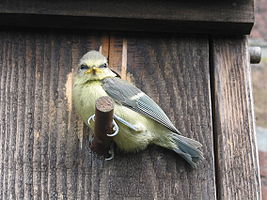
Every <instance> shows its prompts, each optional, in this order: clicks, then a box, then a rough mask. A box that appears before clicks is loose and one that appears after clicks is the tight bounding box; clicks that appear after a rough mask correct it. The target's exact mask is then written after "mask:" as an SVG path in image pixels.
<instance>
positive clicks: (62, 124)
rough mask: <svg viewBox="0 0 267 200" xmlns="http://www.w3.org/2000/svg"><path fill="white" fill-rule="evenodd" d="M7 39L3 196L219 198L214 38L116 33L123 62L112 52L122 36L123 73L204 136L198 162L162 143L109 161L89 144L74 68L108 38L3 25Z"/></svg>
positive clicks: (192, 132)
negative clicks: (74, 90) (192, 164)
mask: <svg viewBox="0 0 267 200" xmlns="http://www.w3.org/2000/svg"><path fill="white" fill-rule="evenodd" d="M0 38H1V39H0V43H1V48H0V62H1V63H0V64H1V65H0V66H1V68H0V73H1V74H0V79H1V80H0V83H1V85H0V89H1V90H0V92H1V96H0V105H1V108H0V113H1V124H0V152H1V153H0V199H3V200H6V199H29V200H30V199H42V200H46V199H92V200H97V199H128V200H129V199H146V200H149V199H196V200H199V199H205V200H206V199H216V197H215V169H214V155H213V135H212V120H211V100H210V88H209V86H210V76H209V60H208V50H209V49H208V39H207V37H198V38H196V37H177V36H176V37H174V36H172V37H169V36H168V37H167V36H151V35H147V36H145V35H144V36H141V35H140V36H126V37H124V38H122V39H121V37H120V36H113V38H115V39H116V38H117V39H118V40H116V42H114V41H110V48H109V52H110V57H109V59H110V63H114V65H115V66H119V63H117V62H120V59H117V58H116V56H115V55H113V56H112V53H111V52H117V53H116V55H118V56H119V55H120V52H122V49H123V41H124V48H127V58H126V60H125V56H120V57H124V59H122V60H123V61H122V62H124V63H126V64H127V65H126V66H125V67H126V68H125V69H124V71H125V73H126V75H127V74H130V76H129V77H133V78H132V79H133V81H134V82H135V84H136V85H137V86H138V87H140V88H141V89H143V90H144V91H145V92H146V93H148V94H149V95H150V96H151V97H152V98H154V99H155V100H156V101H157V102H158V103H159V104H160V105H161V107H162V108H163V109H164V110H165V111H166V112H167V114H168V115H169V116H170V118H171V119H172V121H174V122H175V124H176V126H177V128H178V129H179V130H181V131H182V132H183V133H184V135H185V136H189V137H192V138H195V139H197V140H198V141H200V142H201V143H202V144H203V151H204V155H205V158H206V159H205V160H204V161H203V162H202V163H201V164H200V166H199V168H198V169H197V170H190V169H189V168H188V167H187V166H186V165H185V162H184V161H183V160H182V159H181V158H179V156H177V154H175V153H173V152H171V151H169V150H165V149H162V148H160V147H155V146H151V147H149V148H148V150H146V151H144V152H140V153H137V154H124V153H121V152H119V151H116V154H115V159H114V160H112V161H110V162H105V161H103V160H100V159H99V158H97V157H96V156H95V155H93V154H92V153H91V152H90V150H89V148H88V138H87V135H88V134H87V133H88V128H86V127H85V126H84V125H83V123H82V122H81V121H80V120H79V117H78V116H77V115H76V114H75V111H74V108H73V107H72V104H71V99H70V94H71V87H70V86H71V83H72V77H73V76H72V74H71V72H72V71H73V70H72V67H75V66H76V65H77V63H78V59H79V58H80V57H81V56H82V55H83V54H84V53H86V52H87V51H88V50H91V49H99V46H101V45H103V44H104V43H105V42H106V41H107V36H101V34H98V33H92V32H71V31H70V32H67V31H58V32H54V31H46V32H44V31H42V32H41V31H40V32H34V31H31V32H27V31H20V32H15V31H2V32H1V33H0ZM111 38H112V37H111ZM111 40H112V39H111ZM112 44H114V45H112ZM125 44H127V46H125ZM124 54H125V50H124ZM115 60H117V61H116V62H115ZM116 63H117V64H116ZM119 70H120V69H119Z"/></svg>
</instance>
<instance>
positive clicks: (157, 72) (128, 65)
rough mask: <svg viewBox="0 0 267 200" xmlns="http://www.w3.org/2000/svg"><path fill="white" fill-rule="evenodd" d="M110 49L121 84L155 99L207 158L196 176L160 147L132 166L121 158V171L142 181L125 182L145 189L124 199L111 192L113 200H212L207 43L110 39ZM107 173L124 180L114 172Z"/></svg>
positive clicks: (203, 39)
mask: <svg viewBox="0 0 267 200" xmlns="http://www.w3.org/2000/svg"><path fill="white" fill-rule="evenodd" d="M110 44H111V45H110V63H112V64H113V65H114V66H115V67H116V69H117V70H119V71H120V72H121V76H122V78H124V79H128V80H131V81H132V82H134V83H135V84H136V85H137V86H138V87H139V88H141V89H142V90H143V91H145V92H146V93H147V94H148V95H150V96H151V97H152V98H153V99H155V100H156V102H158V103H159V105H160V106H161V107H162V108H163V109H164V110H165V111H166V113H168V115H169V116H170V118H171V119H172V121H174V122H176V126H177V128H178V129H179V130H181V131H182V132H183V133H184V135H185V136H188V137H192V138H195V139H197V140H198V141H200V142H201V143H202V144H203V145H204V146H203V151H204V155H205V158H206V160H204V162H203V163H202V164H201V165H200V166H199V168H198V169H196V170H189V169H188V168H184V161H183V160H181V159H180V158H179V157H177V155H175V154H174V153H172V152H170V151H167V150H165V149H161V148H159V147H153V148H150V149H149V150H148V151H146V152H144V153H142V154H137V155H136V156H134V159H135V162H136V163H135V162H134V163H133V162H132V159H133V158H131V157H130V158H123V159H125V161H127V160H128V161H127V162H125V161H123V162H124V163H123V165H124V167H126V168H128V169H133V170H134V169H142V170H141V171H142V172H141V171H140V172H141V174H142V175H141V177H140V176H139V174H138V173H137V174H135V173H134V174H132V175H131V179H132V180H129V181H127V182H129V183H131V184H130V185H134V184H138V185H140V186H141V185H142V184H145V186H143V187H142V186H141V187H138V188H136V186H135V187H134V188H133V189H132V190H130V191H129V192H128V193H125V191H120V193H118V192H117V193H115V189H116V188H114V192H112V193H111V194H112V199H121V198H122V196H123V195H126V194H127V195H129V196H131V195H132V196H134V197H135V198H137V199H138V198H141V199H216V198H215V169H214V155H213V136H212V124H211V103H210V89H209V85H210V79H209V78H210V77H209V61H208V39H207V38H206V37H200V38H194V37H180V38H179V37H169V38H167V37H165V38H164V37H156V36H138V37H136V36H132V37H131V36H125V37H123V36H111V39H110ZM125 55H126V56H125ZM118 159H120V160H121V159H122V158H118ZM120 162H121V161H120ZM138 163H139V164H138ZM144 163H145V164H144ZM111 173H112V174H114V177H123V176H127V174H125V172H123V171H119V169H114V171H113V172H111ZM137 189H138V191H139V193H140V194H138V193H136V190H137Z"/></svg>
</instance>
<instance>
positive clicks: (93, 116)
mask: <svg viewBox="0 0 267 200" xmlns="http://www.w3.org/2000/svg"><path fill="white" fill-rule="evenodd" d="M91 120H93V121H95V114H93V115H91V116H90V117H89V118H88V120H87V123H88V124H89V125H90V124H91Z"/></svg>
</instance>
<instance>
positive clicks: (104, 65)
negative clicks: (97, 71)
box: [99, 63, 108, 68]
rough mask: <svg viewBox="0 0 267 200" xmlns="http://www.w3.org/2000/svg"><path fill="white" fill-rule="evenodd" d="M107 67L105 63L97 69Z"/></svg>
mask: <svg viewBox="0 0 267 200" xmlns="http://www.w3.org/2000/svg"><path fill="white" fill-rule="evenodd" d="M107 66H108V65H107V63H104V64H103V65H100V66H99V68H106V67H107Z"/></svg>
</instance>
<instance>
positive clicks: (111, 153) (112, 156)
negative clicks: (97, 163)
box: [105, 144, 114, 161]
mask: <svg viewBox="0 0 267 200" xmlns="http://www.w3.org/2000/svg"><path fill="white" fill-rule="evenodd" d="M108 153H109V155H110V156H109V157H107V158H105V160H106V161H110V160H112V159H113V158H114V145H113V144H111V146H110V149H109V151H108Z"/></svg>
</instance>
